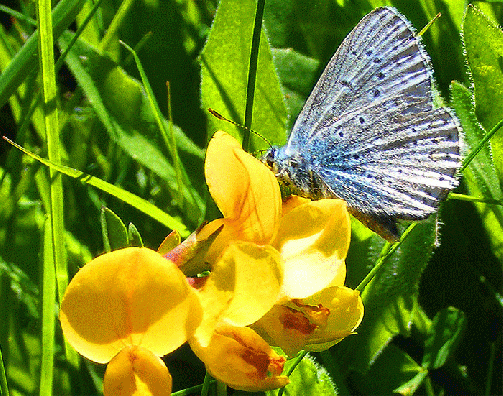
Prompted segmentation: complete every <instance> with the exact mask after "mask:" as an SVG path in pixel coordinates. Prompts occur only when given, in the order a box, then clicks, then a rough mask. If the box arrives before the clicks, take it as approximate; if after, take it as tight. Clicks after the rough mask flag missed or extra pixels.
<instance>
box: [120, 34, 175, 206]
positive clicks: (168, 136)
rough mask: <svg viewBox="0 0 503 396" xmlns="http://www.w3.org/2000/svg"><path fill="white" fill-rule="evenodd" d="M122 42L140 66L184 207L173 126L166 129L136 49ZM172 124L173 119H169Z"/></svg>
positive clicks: (138, 66)
mask: <svg viewBox="0 0 503 396" xmlns="http://www.w3.org/2000/svg"><path fill="white" fill-rule="evenodd" d="M120 43H121V44H122V45H123V46H124V47H125V48H126V49H127V50H128V51H129V52H130V53H131V55H133V57H134V60H135V63H136V67H137V68H138V71H139V72H140V77H141V82H142V83H143V87H144V88H145V92H146V93H147V98H148V101H149V103H150V106H151V108H152V112H153V113H154V117H155V121H156V122H157V126H158V127H159V130H160V131H161V136H162V138H163V140H164V144H165V145H166V147H167V148H168V150H169V153H170V154H171V160H172V161H173V167H174V168H175V173H176V183H177V185H178V189H177V191H178V197H177V199H178V202H179V203H180V204H181V206H182V207H185V205H183V202H184V199H183V190H184V185H183V180H182V168H181V166H182V164H181V163H180V159H179V157H178V150H177V148H176V141H175V136H174V134H173V128H169V129H170V131H169V132H168V131H167V130H166V126H165V124H164V122H163V117H162V115H161V109H159V104H158V103H157V100H156V99H155V96H154V92H153V91H152V87H151V86H150V83H149V81H148V78H147V75H146V74H145V70H144V69H143V66H142V64H141V61H140V58H139V57H138V55H137V54H136V51H135V50H133V49H132V48H131V47H130V46H129V45H127V44H126V43H124V42H123V41H120ZM169 124H170V126H171V125H172V124H171V120H170V121H169Z"/></svg>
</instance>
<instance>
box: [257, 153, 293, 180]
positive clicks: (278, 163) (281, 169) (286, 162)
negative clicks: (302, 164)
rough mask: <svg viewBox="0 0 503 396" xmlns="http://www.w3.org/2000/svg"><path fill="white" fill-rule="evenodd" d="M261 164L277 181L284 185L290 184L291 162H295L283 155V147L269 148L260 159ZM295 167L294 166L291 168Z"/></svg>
mask: <svg viewBox="0 0 503 396" xmlns="http://www.w3.org/2000/svg"><path fill="white" fill-rule="evenodd" d="M262 162H263V163H264V164H265V165H266V166H267V167H268V168H269V169H270V170H271V171H272V172H273V173H274V175H275V176H276V178H278V180H280V181H281V182H284V183H285V184H290V183H291V169H292V162H296V161H295V160H294V159H292V157H291V156H288V155H286V154H285V150H284V148H283V147H281V148H280V147H274V146H273V147H271V148H270V149H269V150H267V152H266V153H265V154H264V156H263V157H262ZM295 167H296V166H295V165H294V166H293V168H295Z"/></svg>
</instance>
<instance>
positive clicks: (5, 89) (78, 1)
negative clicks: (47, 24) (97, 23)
mask: <svg viewBox="0 0 503 396" xmlns="http://www.w3.org/2000/svg"><path fill="white" fill-rule="evenodd" d="M84 1H85V0H62V1H60V2H59V3H58V5H57V6H56V7H55V8H54V12H53V20H54V25H53V26H54V36H55V37H59V35H60V34H61V33H62V32H63V31H64V30H65V29H66V28H67V27H68V26H69V25H70V24H71V23H72V22H73V21H74V20H75V17H76V16H77V14H78V13H79V11H80V9H81V7H82V4H83V3H84ZM37 48H38V30H37V31H36V32H35V33H33V34H32V35H31V36H30V38H29V39H28V40H27V41H26V43H25V44H24V45H23V48H21V49H20V50H19V52H18V53H17V54H16V56H15V57H14V59H13V60H12V62H10V63H9V65H8V66H7V67H6V68H5V69H4V70H2V74H1V75H0V107H2V106H3V105H4V104H5V103H6V102H7V100H9V98H10V96H11V95H12V94H13V93H14V91H15V90H16V89H17V87H18V86H19V85H20V84H21V83H22V82H23V81H24V80H25V79H26V77H27V76H28V75H30V72H31V71H32V70H33V69H34V68H36V67H37V66H38V63H37V62H34V61H33V59H34V58H36V57H37V50H38V49H37Z"/></svg>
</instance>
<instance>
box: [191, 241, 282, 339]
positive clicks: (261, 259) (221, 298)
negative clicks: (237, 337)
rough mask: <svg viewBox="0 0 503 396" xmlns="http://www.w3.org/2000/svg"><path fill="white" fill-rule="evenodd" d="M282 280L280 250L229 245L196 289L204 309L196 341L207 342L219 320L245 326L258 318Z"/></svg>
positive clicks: (252, 245)
mask: <svg viewBox="0 0 503 396" xmlns="http://www.w3.org/2000/svg"><path fill="white" fill-rule="evenodd" d="M282 280H283V267H282V264H281V260H280V257H279V253H278V251H276V250H275V249H273V248H272V247H271V246H257V245H255V244H253V243H248V242H236V243H233V244H231V245H230V246H229V247H228V248H227V249H226V250H225V252H224V253H223V255H222V256H221V258H220V259H219V260H218V261H217V263H216V264H215V266H214V267H213V270H212V272H211V274H210V276H209V277H208V278H207V280H206V283H205V284H204V286H203V288H202V289H201V290H200V291H199V296H200V299H201V303H202V304H203V311H204V320H203V322H202V323H201V325H200V326H199V328H198V329H197V331H196V336H197V337H199V338H200V339H199V342H200V343H201V344H202V345H206V344H207V342H208V341H209V339H210V337H211V335H212V333H213V331H214V328H215V326H217V325H218V323H221V322H225V323H228V324H232V325H234V326H247V325H249V324H250V323H253V322H255V321H257V320H258V319H260V318H261V317H262V316H263V315H264V314H265V313H266V312H267V311H269V310H270V309H271V307H272V306H273V305H274V304H275V303H276V301H277V300H278V297H279V293H280V291H281V285H282ZM205 340H206V341H205Z"/></svg>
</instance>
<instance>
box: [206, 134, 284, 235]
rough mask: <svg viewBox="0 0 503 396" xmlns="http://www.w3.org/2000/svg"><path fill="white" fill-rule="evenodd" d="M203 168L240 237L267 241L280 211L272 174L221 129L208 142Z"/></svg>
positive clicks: (278, 192)
mask: <svg viewBox="0 0 503 396" xmlns="http://www.w3.org/2000/svg"><path fill="white" fill-rule="evenodd" d="M204 169H205V176H206V183H207V184H208V187H209V190H210V194H211V196H212V197H213V199H214V200H215V202H216V203H217V205H218V208H219V209H220V211H221V212H222V214H223V215H224V217H225V218H226V219H227V220H228V221H229V223H230V226H231V227H233V228H234V230H235V231H234V233H236V234H238V235H239V239H240V240H244V241H253V242H255V243H258V244H267V243H269V242H270V241H271V239H272V238H273V237H274V235H275V233H276V231H277V228H278V224H279V217H280V214H281V194H280V190H279V185H278V182H277V180H276V178H275V176H274V174H273V173H272V172H271V171H270V170H269V169H268V168H267V167H266V166H265V165H264V164H262V163H261V162H260V161H259V160H257V159H256V158H254V157H253V156H251V155H250V154H248V153H246V152H245V151H244V150H243V149H242V148H241V146H240V145H239V143H238V141H237V140H236V139H234V138H233V137H232V136H230V135H228V134H226V133H225V132H222V131H218V132H216V133H215V135H214V136H213V138H212V139H211V141H210V143H209V145H208V149H207V151H206V161H205V168H204Z"/></svg>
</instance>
